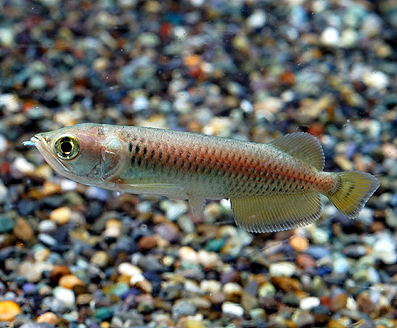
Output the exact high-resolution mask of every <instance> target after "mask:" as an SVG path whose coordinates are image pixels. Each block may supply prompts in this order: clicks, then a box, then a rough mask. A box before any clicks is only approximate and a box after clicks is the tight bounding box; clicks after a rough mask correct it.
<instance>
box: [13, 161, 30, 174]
mask: <svg viewBox="0 0 397 328" xmlns="http://www.w3.org/2000/svg"><path fill="white" fill-rule="evenodd" d="M13 166H14V168H15V169H16V170H17V171H19V172H20V173H22V174H28V173H32V172H33V171H34V169H35V167H34V165H33V164H32V163H30V162H28V161H27V160H26V159H25V158H23V157H18V158H17V159H16V160H15V161H14V163H13Z"/></svg>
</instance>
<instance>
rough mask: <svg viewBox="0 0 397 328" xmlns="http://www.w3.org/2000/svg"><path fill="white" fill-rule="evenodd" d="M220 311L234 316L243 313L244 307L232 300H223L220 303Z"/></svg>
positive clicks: (239, 315)
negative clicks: (223, 301)
mask: <svg viewBox="0 0 397 328" xmlns="http://www.w3.org/2000/svg"><path fill="white" fill-rule="evenodd" d="M222 312H223V313H225V314H229V315H232V316H236V317H242V316H243V315H244V309H243V307H242V306H241V305H239V304H237V303H232V302H225V303H223V304H222Z"/></svg>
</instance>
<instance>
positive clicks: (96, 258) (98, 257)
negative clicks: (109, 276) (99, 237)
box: [90, 251, 109, 268]
mask: <svg viewBox="0 0 397 328" xmlns="http://www.w3.org/2000/svg"><path fill="white" fill-rule="evenodd" d="M90 262H91V263H92V264H94V265H97V266H98V267H100V268H105V267H106V266H107V265H108V263H109V256H108V254H107V253H106V252H105V251H98V252H95V253H94V254H93V255H92V257H91V260H90Z"/></svg>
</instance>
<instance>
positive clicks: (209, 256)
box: [198, 250, 222, 268]
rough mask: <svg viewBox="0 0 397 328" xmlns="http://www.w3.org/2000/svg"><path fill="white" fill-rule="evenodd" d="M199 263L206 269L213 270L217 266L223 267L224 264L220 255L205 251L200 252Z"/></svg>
mask: <svg viewBox="0 0 397 328" xmlns="http://www.w3.org/2000/svg"><path fill="white" fill-rule="evenodd" d="M198 262H199V263H200V264H201V265H202V266H203V267H204V268H211V267H215V266H217V265H219V266H220V265H222V262H221V261H220V259H219V256H218V254H216V253H215V252H207V251H205V250H200V251H199V252H198Z"/></svg>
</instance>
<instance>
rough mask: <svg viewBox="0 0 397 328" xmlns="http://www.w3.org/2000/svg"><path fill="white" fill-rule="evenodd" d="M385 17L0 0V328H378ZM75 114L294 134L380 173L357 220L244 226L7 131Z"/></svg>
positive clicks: (387, 119) (390, 300) (381, 318)
mask: <svg viewBox="0 0 397 328" xmlns="http://www.w3.org/2000/svg"><path fill="white" fill-rule="evenodd" d="M396 30H397V3H396V2H395V1H394V0H384V1H382V0H379V1H365V0H362V1H359V0H358V1H353V0H312V1H307V0H282V1H274V0H273V1H272V0H258V1H255V0H245V1H244V0H229V1H228V0H210V1H204V0H190V1H188V0H185V1H182V0H181V1H171V0H168V1H166V0H165V1H154V0H153V1H139V0H119V1H116V0H114V1H110V0H102V1H77V0H76V1H71V0H65V1H59V0H41V1H25V0H12V1H6V0H3V1H0V209H1V213H0V327H21V328H34V327H44V328H46V327H78V328H85V327H92V328H96V327H102V328H106V327H114V328H119V327H120V328H121V327H183V328H200V327H333V328H338V327H395V326H396V325H397V311H396V306H397V252H396V243H397V233H396V228H397V213H396V208H397V180H396V176H397V136H396V135H397V126H396V125H397V94H396V88H397V62H396V59H397V54H396V49H397V43H396V40H397V32H396ZM82 122H96V123H108V124H118V125H139V126H151V127H158V128H172V129H176V130H181V131H191V132H198V133H204V134H210V135H216V136H221V137H229V138H236V139H240V140H250V141H254V142H260V143H265V142H269V141H271V140H273V139H274V138H277V137H278V136H281V135H283V134H285V133H290V132H294V131H305V132H309V133H311V134H312V135H314V136H316V137H317V138H318V140H319V141H320V143H321V144H322V146H323V147H324V151H325V155H326V167H325V170H328V171H334V172H336V171H341V170H353V169H354V170H361V171H366V172H370V173H372V174H374V175H376V176H377V177H378V179H379V180H380V182H381V187H380V188H379V189H378V191H377V192H376V193H375V195H374V196H373V197H372V198H371V199H370V201H369V202H368V204H367V206H366V207H365V208H364V210H363V211H362V212H361V214H360V216H359V218H358V219H357V220H354V221H353V220H349V219H347V218H345V217H344V216H342V215H341V214H339V213H338V212H337V211H336V209H335V208H334V207H333V206H332V205H330V204H328V203H325V204H324V205H325V206H324V215H323V217H322V218H321V219H320V220H319V221H318V222H316V223H315V224H314V225H311V226H309V227H307V228H305V229H296V230H293V231H288V232H280V233H276V234H249V233H247V232H245V231H243V230H241V229H239V228H237V227H236V226H235V225H234V224H233V218H232V214H231V210H230V205H229V203H228V202H227V201H221V202H211V203H208V205H207V207H206V209H205V215H204V217H202V218H200V219H193V218H192V217H191V216H190V213H189V210H188V206H187V203H186V202H182V201H172V200H168V199H163V198H158V197H141V196H137V195H130V194H120V193H116V192H109V191H104V190H101V189H98V188H93V187H86V186H82V185H79V184H76V183H74V182H72V181H69V180H67V179H65V178H63V177H60V176H59V175H57V174H55V173H54V172H53V171H52V170H51V169H50V168H49V167H48V165H47V164H46V163H45V162H44V160H43V158H42V157H41V155H40V154H39V153H38V151H37V150H35V149H29V148H26V147H23V146H22V141H25V140H29V139H30V137H32V136H33V135H34V134H36V133H38V132H44V131H50V130H54V129H57V128H60V127H63V126H68V125H72V124H76V123H82Z"/></svg>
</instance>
